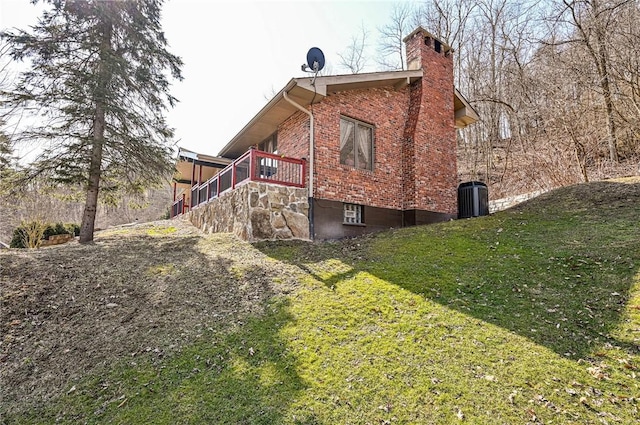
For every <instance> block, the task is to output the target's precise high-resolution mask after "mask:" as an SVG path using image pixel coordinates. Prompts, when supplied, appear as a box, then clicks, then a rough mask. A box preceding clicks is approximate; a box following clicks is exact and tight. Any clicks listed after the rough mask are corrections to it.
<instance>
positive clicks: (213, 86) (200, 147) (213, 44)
mask: <svg viewBox="0 0 640 425" xmlns="http://www.w3.org/2000/svg"><path fill="white" fill-rule="evenodd" d="M393 3H394V2H388V1H363V0H349V1H346V0H345V1H304V0H300V1H266V0H263V1H255V0H254V1H249V0H235V1H218V0H216V1H211V0H210V1H206V0H166V1H165V4H164V8H163V30H164V32H165V36H166V38H167V40H168V42H169V50H170V51H171V53H173V54H175V55H178V56H180V57H181V58H182V60H183V61H184V67H183V76H184V80H183V81H182V82H175V83H174V84H173V86H172V89H171V93H172V94H173V95H174V96H175V97H177V98H178V100H179V101H180V103H179V104H178V105H177V106H176V107H175V108H174V109H173V110H171V111H170V112H169V113H168V114H167V119H168V121H169V124H170V125H171V126H172V127H174V128H175V129H176V141H177V145H178V146H180V147H183V148H186V149H190V150H194V151H196V152H199V153H206V154H217V153H218V151H219V150H220V149H221V148H222V147H223V146H224V145H225V144H226V143H227V142H228V141H229V140H231V138H233V136H235V135H236V134H237V133H238V132H239V131H240V130H241V129H242V127H244V125H245V124H246V123H247V122H249V120H251V118H253V116H254V115H255V114H256V113H257V112H258V111H259V110H260V109H261V108H262V107H263V106H264V105H265V104H266V103H267V101H268V100H269V98H271V96H272V95H273V94H274V93H277V92H278V91H280V89H282V88H283V87H284V85H285V84H286V83H287V82H288V81H289V80H290V79H291V78H293V77H300V76H304V75H309V74H305V73H304V72H302V71H301V69H300V67H301V65H302V64H303V63H305V62H306V55H307V51H308V50H309V48H311V47H319V48H320V49H321V50H322V51H323V53H324V55H325V58H326V62H327V65H326V66H327V67H328V68H329V69H330V70H331V73H332V74H340V73H347V71H345V70H344V69H341V68H340V67H339V66H338V62H339V58H338V56H337V54H338V53H339V52H343V51H344V50H345V49H346V47H347V46H348V45H349V44H350V42H351V38H352V37H353V36H354V35H358V34H359V32H360V28H361V27H362V26H363V25H364V27H365V28H366V29H367V30H369V32H370V36H369V44H371V46H372V47H373V46H374V45H375V43H376V39H375V33H376V28H377V27H380V26H382V25H384V24H386V23H388V22H389V17H390V15H391V10H392V7H393ZM396 3H397V2H396ZM38 10H39V9H38V8H36V7H34V6H33V5H31V4H30V2H29V1H28V0H0V29H7V28H13V27H17V28H24V29H26V28H27V27H28V26H29V25H32V24H35V23H36V21H37V17H38V16H39V12H38ZM369 65H370V67H369V68H368V69H367V70H368V71H374V70H376V69H375V64H374V63H371V64H369Z"/></svg>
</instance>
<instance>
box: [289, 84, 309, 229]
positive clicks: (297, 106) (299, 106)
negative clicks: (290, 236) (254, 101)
mask: <svg viewBox="0 0 640 425" xmlns="http://www.w3.org/2000/svg"><path fill="white" fill-rule="evenodd" d="M282 97H284V100H286V101H287V102H289V103H290V104H292V105H293V106H295V107H296V108H298V109H299V110H300V111H302V112H304V113H305V114H307V115H309V196H308V198H309V238H310V239H311V240H313V239H314V233H315V230H314V226H313V213H314V211H313V157H314V150H313V148H314V140H313V114H312V113H311V111H309V110H307V109H306V108H304V107H302V105H300V104H298V103H296V102H295V101H294V100H292V99H291V98H289V95H287V91H286V90H284V91H283V92H282Z"/></svg>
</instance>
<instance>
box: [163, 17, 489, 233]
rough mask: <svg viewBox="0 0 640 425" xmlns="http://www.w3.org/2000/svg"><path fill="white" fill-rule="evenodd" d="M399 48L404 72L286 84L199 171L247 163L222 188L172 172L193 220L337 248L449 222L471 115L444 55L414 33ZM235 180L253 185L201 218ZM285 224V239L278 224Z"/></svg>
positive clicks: (441, 46) (442, 48)
mask: <svg viewBox="0 0 640 425" xmlns="http://www.w3.org/2000/svg"><path fill="white" fill-rule="evenodd" d="M404 42H405V44H406V51H407V70H406V71H389V72H375V73H363V74H353V75H337V76H318V77H316V78H310V77H305V78H294V79H292V80H290V81H289V83H288V84H287V85H286V86H285V87H284V88H283V89H282V90H281V91H280V92H278V93H277V94H276V95H275V96H274V97H273V98H272V99H271V101H269V103H268V104H267V105H266V106H265V107H264V108H263V109H262V110H261V111H259V112H258V114H257V115H256V116H255V117H254V118H253V119H252V120H251V121H250V122H249V123H247V124H246V126H245V127H244V128H243V129H242V130H241V131H240V132H239V133H238V134H237V135H236V136H235V137H234V138H233V139H232V140H231V141H229V143H227V144H226V145H225V146H224V147H223V148H222V150H221V151H220V153H219V155H218V157H209V158H208V160H209V162H210V163H209V164H208V165H206V164H205V163H204V162H200V166H199V173H200V174H202V173H203V170H205V171H206V172H205V174H206V173H207V172H208V173H209V174H211V170H212V168H210V166H214V165H215V167H219V166H220V164H223V165H224V162H225V161H228V160H234V162H233V163H239V162H240V163H242V164H244V165H243V166H242V167H240V168H238V169H237V170H236V171H233V168H234V167H233V163H232V164H231V165H230V166H229V167H230V168H231V169H232V170H231V171H229V172H228V173H227V174H229V177H227V178H226V180H227V183H224V182H223V183H224V184H222V186H220V184H221V180H222V179H223V178H224V177H219V178H218V180H216V181H213V180H211V181H209V182H208V183H207V182H204V180H203V179H202V178H199V179H197V178H196V174H198V171H197V170H198V168H197V167H196V164H197V162H196V160H193V161H191V162H189V159H184V158H183V159H182V160H181V161H179V164H180V162H182V163H183V168H184V164H187V165H186V168H184V170H183V171H182V172H181V174H180V173H179V174H180V175H181V176H182V177H178V178H177V180H176V181H183V183H185V184H187V186H186V190H185V192H186V193H188V194H190V196H189V198H190V201H186V198H184V199H183V203H186V204H189V205H191V207H192V208H191V211H190V212H189V214H191V220H192V221H193V222H194V223H196V224H197V225H199V226H200V227H203V228H208V229H209V230H210V231H233V232H235V233H236V234H238V235H239V236H241V237H243V238H245V239H249V240H256V239H269V238H284V237H299V238H305V239H307V238H309V239H335V238H341V237H345V236H355V235H359V234H362V233H365V232H371V231H377V230H382V229H388V228H391V227H403V226H410V225H418V224H426V223H433V222H437V221H444V220H449V219H452V218H455V217H456V216H457V208H458V207H457V187H458V183H459V182H458V176H457V163H456V129H457V128H463V127H465V126H467V125H469V124H472V123H473V122H475V121H477V120H478V116H477V114H476V113H475V111H474V110H473V108H471V107H470V105H469V104H468V103H467V101H466V100H465V99H464V97H463V96H462V95H461V94H460V93H459V92H458V91H457V90H456V89H455V88H454V85H453V52H452V50H451V48H450V47H449V46H447V45H446V44H445V43H443V42H441V41H439V40H438V39H437V38H435V37H434V36H433V35H431V34H430V33H429V32H427V31H426V30H424V29H423V28H420V27H419V28H417V29H416V30H415V31H413V32H412V33H411V34H409V35H408V36H407V37H406V38H405V39H404ZM196 156H197V154H196ZM245 158H246V159H245ZM216 161H217V162H218V163H220V164H218V163H216V164H214V162H216ZM290 161H293V162H290ZM296 161H299V162H296ZM189 166H190V167H191V168H190V170H191V179H190V181H189V179H188V178H185V176H186V175H188V171H187V170H189ZM238 175H239V176H240V177H241V178H242V180H237V176H238ZM245 176H247V178H246V179H245ZM291 176H293V177H291ZM180 179H182V180H180ZM214 180H215V179H214ZM244 181H248V182H251V183H252V185H238V186H240V187H242V186H247V188H245V190H244V192H246V193H243V194H242V195H241V196H240V197H239V198H238V197H237V196H236V198H237V199H234V200H233V202H232V204H233V205H231V204H229V205H227V206H226V207H225V206H221V205H212V206H210V207H209V211H208V212H207V209H206V208H203V207H204V206H203V205H200V204H202V200H203V199H204V200H206V202H205V204H210V203H211V200H212V199H214V198H217V200H218V201H223V196H222V195H223V192H224V191H225V190H228V191H229V192H232V191H237V190H238V188H236V183H238V182H244ZM203 183H207V187H206V191H205V190H204V189H205V188H204V187H203ZM214 184H215V185H216V187H215V188H213V186H212V185H214ZM261 185H266V186H265V187H263V186H261ZM274 185H275V186H279V187H280V188H279V189H277V190H276V189H274V188H273V187H271V186H274ZM189 187H190V188H191V190H189ZM282 187H284V188H286V190H285V189H282ZM194 188H195V189H194ZM221 188H222V189H223V190H220V189H221ZM176 189H177V184H174V190H176ZM252 191H253V192H255V194H253V195H252V194H251V192H252ZM213 192H215V196H214V197H212V196H211V194H212V193H213ZM174 193H175V192H174ZM198 193H202V195H201V196H200V197H199V198H200V199H199V200H198V201H197V202H194V199H195V198H198V196H196V195H197V194H198ZM269 193H271V195H270V194H269ZM273 193H278V194H279V196H276V195H273ZM185 196H186V195H185ZM304 198H306V199H304ZM229 199H231V198H229ZM261 200H262V201H261ZM176 202H179V200H178V201H176ZM305 202H306V203H305ZM238 203H247V206H246V208H243V207H241V206H239V205H237V204H238ZM218 204H220V202H219V203H218ZM252 208H254V209H253V210H252ZM255 208H258V210H259V211H258V210H255ZM241 210H242V211H241ZM183 211H185V210H184V206H183V209H182V210H176V209H175V206H174V212H176V213H180V212H183ZM239 212H240V213H241V214H240V215H242V217H241V218H240V219H238V220H235V221H233V220H232V221H233V222H229V217H228V216H229V215H234V216H238V214H239ZM303 215H304V216H305V217H306V219H307V223H308V229H305V228H304V227H305V222H304V220H301V216H303ZM216 220H217V222H216ZM221 221H222V222H225V221H226V223H224V225H222V226H221V225H219V222H221ZM294 221H296V222H297V223H296V224H295V225H294V226H293V228H291V227H286V226H284V225H283V223H285V224H286V223H289V222H294ZM243 226H244V228H243ZM265 226H266V230H265ZM305 232H306V233H305Z"/></svg>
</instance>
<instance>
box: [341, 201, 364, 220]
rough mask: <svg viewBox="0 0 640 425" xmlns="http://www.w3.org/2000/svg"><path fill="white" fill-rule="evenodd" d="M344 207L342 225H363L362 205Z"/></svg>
mask: <svg viewBox="0 0 640 425" xmlns="http://www.w3.org/2000/svg"><path fill="white" fill-rule="evenodd" d="M343 205H344V218H343V223H344V224H364V208H363V206H362V205H356V204H343Z"/></svg>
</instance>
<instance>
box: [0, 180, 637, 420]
mask: <svg viewBox="0 0 640 425" xmlns="http://www.w3.org/2000/svg"><path fill="white" fill-rule="evenodd" d="M639 218H640V184H638V183H592V184H589V185H578V186H573V187H569V188H564V189H560V190H558V191H554V192H551V193H548V194H545V195H542V196H541V197H539V198H537V199H534V200H531V201H529V202H527V203H525V204H522V205H521V206H519V207H517V208H514V209H511V210H508V211H504V212H501V213H497V214H494V215H492V216H489V217H482V218H475V219H469V220H457V221H452V222H448V223H441V224H436V225H429V226H419V227H413V228H404V229H398V230H392V231H388V232H383V233H379V234H376V235H372V236H366V237H361V238H355V239H349V240H345V241H340V242H324V243H310V242H302V241H289V242H262V243H257V244H253V245H250V244H244V243H242V242H238V244H244V246H243V249H244V250H248V251H249V252H253V253H254V254H255V258H258V259H260V261H262V262H264V263H268V264H269V267H270V269H274V268H275V269H276V270H281V271H282V276H294V277H295V280H296V282H297V285H296V287H295V288H294V289H293V290H292V291H290V292H288V293H286V294H285V295H278V296H274V297H271V298H269V299H267V300H265V301H261V302H262V303H263V306H264V310H263V311H264V312H263V313H262V314H255V315H251V316H248V317H247V318H246V320H243V321H242V322H241V323H239V324H235V325H234V326H233V327H225V326H211V327H210V328H209V329H205V330H203V331H202V332H201V334H199V335H198V338H195V339H194V340H193V341H192V342H191V343H190V344H188V345H187V346H185V347H184V348H182V349H181V350H179V351H177V352H175V353H173V354H171V355H168V356H166V357H163V358H162V359H160V360H158V359H156V358H154V357H153V355H152V354H142V355H139V356H136V357H135V358H122V359H119V361H117V362H116V363H115V364H113V365H112V366H111V367H110V368H109V371H108V372H107V373H103V374H100V375H95V376H90V377H88V378H85V379H84V380H82V381H81V382H79V383H78V384H76V385H74V387H73V388H65V390H66V391H63V392H62V393H61V395H60V396H59V397H57V398H55V399H54V400H52V401H51V402H50V403H48V404H46V405H43V406H41V407H40V408H39V409H31V410H30V411H29V412H17V413H16V412H13V413H11V415H7V416H6V417H5V418H4V421H5V422H6V423H8V424H11V423H24V422H29V423H52V422H54V421H56V420H58V421H59V422H62V423H84V422H86V423H154V424H183V423H184V424H187V423H194V424H195V423H211V424H214V423H215V424H301V425H302V424H307V425H310V424H372V425H373V424H431V423H433V424H448V423H472V424H492V425H493V424H526V423H545V424H552V423H553V424H631V423H637V422H638V420H639V418H640V412H639V409H640V370H639V368H640V226H638V219H639ZM170 237H171V234H170V232H167V234H163V233H162V232H158V235H157V236H156V238H159V239H162V238H170ZM202 237H203V238H208V236H202ZM207 249H208V250H209V251H208V255H211V253H212V252H213V250H215V249H216V248H215V246H214V245H212V246H208V248H207ZM215 255H219V253H216V254H215ZM226 267H227V268H228V271H229V274H233V275H236V276H237V275H242V274H243V273H250V270H249V269H247V268H246V267H240V266H238V265H234V264H233V262H232V261H231V262H230V263H229V264H227V266H226ZM166 273H172V270H167V271H166ZM271 278H272V279H274V280H275V281H277V280H278V279H281V278H282V277H281V276H280V275H279V274H278V273H275V274H273V276H272V277H271ZM1 421H2V420H1V419H0V422H1Z"/></svg>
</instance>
